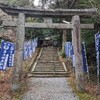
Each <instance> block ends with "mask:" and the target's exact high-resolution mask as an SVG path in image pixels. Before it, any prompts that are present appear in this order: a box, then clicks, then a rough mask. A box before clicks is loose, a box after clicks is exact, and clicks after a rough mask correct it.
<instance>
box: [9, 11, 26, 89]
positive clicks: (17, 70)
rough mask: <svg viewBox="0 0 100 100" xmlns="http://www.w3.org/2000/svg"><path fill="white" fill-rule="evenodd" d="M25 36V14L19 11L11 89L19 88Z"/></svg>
mask: <svg viewBox="0 0 100 100" xmlns="http://www.w3.org/2000/svg"><path fill="white" fill-rule="evenodd" d="M24 38H25V15H24V14H23V13H19V15H18V23H17V33H16V50H15V59H14V68H13V75H12V86H11V89H12V90H13V91H17V90H19V89H20V78H21V73H22V60H23V46H24Z"/></svg>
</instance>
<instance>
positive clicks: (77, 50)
mask: <svg viewBox="0 0 100 100" xmlns="http://www.w3.org/2000/svg"><path fill="white" fill-rule="evenodd" d="M72 25H73V28H72V44H73V47H74V56H75V74H76V87H77V90H78V91H80V92H84V91H85V87H84V78H83V62H82V52H81V33H80V18H79V16H78V15H75V16H73V17H72Z"/></svg>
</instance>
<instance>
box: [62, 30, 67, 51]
mask: <svg viewBox="0 0 100 100" xmlns="http://www.w3.org/2000/svg"><path fill="white" fill-rule="evenodd" d="M66 39H67V31H66V30H63V34H62V50H64V49H65V48H64V47H65V42H66Z"/></svg>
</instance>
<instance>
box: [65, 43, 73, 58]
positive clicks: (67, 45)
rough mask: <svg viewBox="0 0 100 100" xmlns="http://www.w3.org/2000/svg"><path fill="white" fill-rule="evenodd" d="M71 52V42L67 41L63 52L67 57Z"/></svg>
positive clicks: (69, 56)
mask: <svg viewBox="0 0 100 100" xmlns="http://www.w3.org/2000/svg"><path fill="white" fill-rule="evenodd" d="M71 53H72V43H71V42H67V43H66V44H65V54H66V56H67V57H68V58H71V55H72V54H71Z"/></svg>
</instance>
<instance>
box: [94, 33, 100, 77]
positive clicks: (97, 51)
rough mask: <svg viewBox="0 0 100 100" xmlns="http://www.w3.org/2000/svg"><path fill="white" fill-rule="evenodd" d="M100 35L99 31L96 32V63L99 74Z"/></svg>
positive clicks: (99, 73)
mask: <svg viewBox="0 0 100 100" xmlns="http://www.w3.org/2000/svg"><path fill="white" fill-rule="evenodd" d="M99 40H100V35H99V33H96V34H95V48H96V63H97V75H100V68H99V66H100V65H99V60H100V59H99V50H100V43H99Z"/></svg>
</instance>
